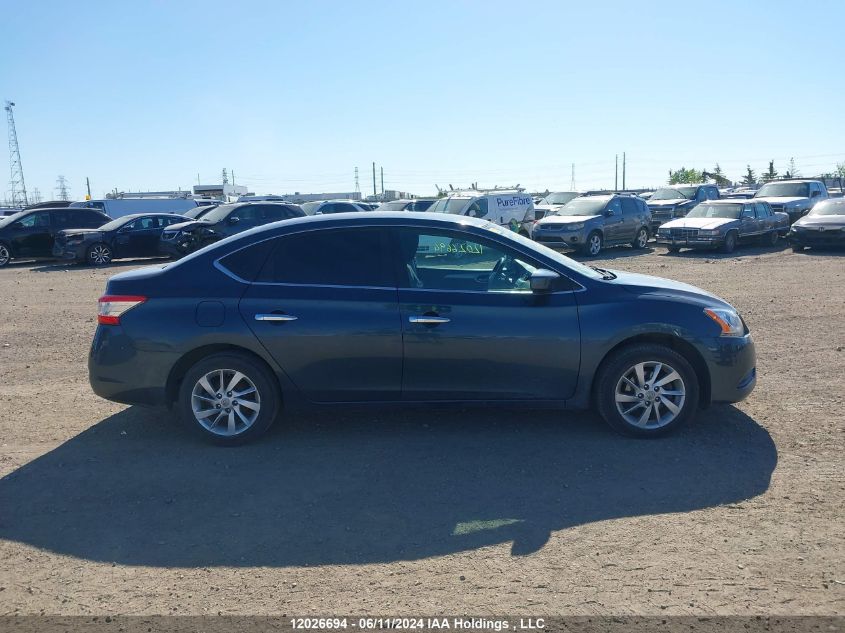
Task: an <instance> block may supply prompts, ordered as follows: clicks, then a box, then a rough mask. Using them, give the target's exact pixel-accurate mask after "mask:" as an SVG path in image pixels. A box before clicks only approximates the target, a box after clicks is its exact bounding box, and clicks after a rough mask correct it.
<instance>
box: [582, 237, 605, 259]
mask: <svg viewBox="0 0 845 633" xmlns="http://www.w3.org/2000/svg"><path fill="white" fill-rule="evenodd" d="M601 247H602V239H601V233H599V232H598V231H593V232H592V233H590V234H589V235H588V236H587V241H586V243H585V244H584V247H583V248H582V249H581V252H582V253H584V254H585V255H589V256H590V257H595V256H597V255H598V254H599V253H601Z"/></svg>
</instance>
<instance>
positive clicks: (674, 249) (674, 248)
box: [666, 246, 681, 253]
mask: <svg viewBox="0 0 845 633" xmlns="http://www.w3.org/2000/svg"><path fill="white" fill-rule="evenodd" d="M666 248H668V249H669V252H670V253H680V252H681V247H680V246H667V247H666Z"/></svg>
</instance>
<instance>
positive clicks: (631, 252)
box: [558, 244, 655, 264]
mask: <svg viewBox="0 0 845 633" xmlns="http://www.w3.org/2000/svg"><path fill="white" fill-rule="evenodd" d="M558 252H559V253H561V254H562V255H566V256H567V257H571V258H572V259H574V260H576V261H579V262H583V263H585V264H589V263H590V262H591V261H596V260H602V259H604V260H607V259H623V258H626V257H637V256H639V255H649V254H651V253H654V252H655V245H654V244H649V245H648V246H646V247H645V248H632V247H631V246H609V247H608V248H605V249H602V251H601V253H599V254H598V255H596V256H595V257H593V256H591V255H585V254H584V253H580V252H578V251H569V250H560V251H558Z"/></svg>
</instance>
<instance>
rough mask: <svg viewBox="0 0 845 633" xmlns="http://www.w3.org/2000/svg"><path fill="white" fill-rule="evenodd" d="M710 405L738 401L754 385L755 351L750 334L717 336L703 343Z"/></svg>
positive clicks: (755, 377)
mask: <svg viewBox="0 0 845 633" xmlns="http://www.w3.org/2000/svg"><path fill="white" fill-rule="evenodd" d="M704 346H705V349H704V352H705V362H706V363H707V368H708V370H709V373H710V401H711V402H739V401H740V400H743V399H745V398H746V397H747V396H748V394H750V393H751V392H752V391H753V390H754V387H755V385H756V384H757V352H756V350H755V349H754V341H753V340H752V338H751V335H750V334H746V335H745V336H743V337H727V336H725V337H718V338H714V339H708V340H707V341H705V343H704Z"/></svg>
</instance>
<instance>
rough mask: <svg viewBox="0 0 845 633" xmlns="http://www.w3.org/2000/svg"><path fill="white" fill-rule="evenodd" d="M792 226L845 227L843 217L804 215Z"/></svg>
mask: <svg viewBox="0 0 845 633" xmlns="http://www.w3.org/2000/svg"><path fill="white" fill-rule="evenodd" d="M792 226H812V227H816V226H824V227H828V226H836V227H840V226H845V215H805V216H804V217H803V218H799V219H798V220H797V221H796V222H795V223H794V224H793V225H792Z"/></svg>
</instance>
